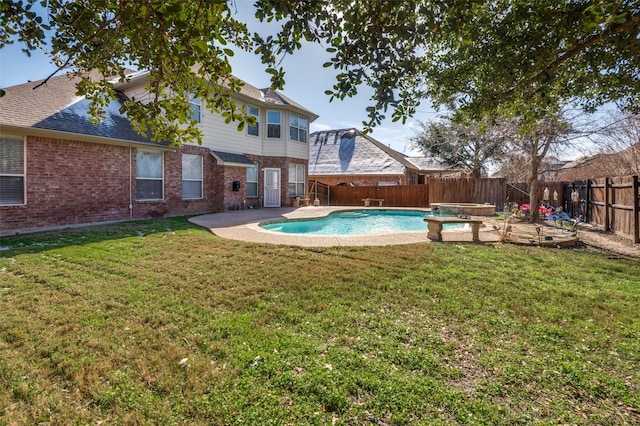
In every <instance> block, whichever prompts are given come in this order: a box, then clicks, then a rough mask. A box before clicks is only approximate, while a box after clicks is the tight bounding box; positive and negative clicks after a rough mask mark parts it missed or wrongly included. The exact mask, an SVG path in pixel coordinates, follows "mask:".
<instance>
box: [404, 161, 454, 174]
mask: <svg viewBox="0 0 640 426" xmlns="http://www.w3.org/2000/svg"><path fill="white" fill-rule="evenodd" d="M407 160H408V161H410V162H411V163H412V164H413V165H414V166H416V168H418V169H419V170H420V171H423V172H426V171H448V172H450V171H452V170H451V169H448V168H447V167H446V166H445V165H444V164H443V162H442V160H440V159H439V158H436V157H407Z"/></svg>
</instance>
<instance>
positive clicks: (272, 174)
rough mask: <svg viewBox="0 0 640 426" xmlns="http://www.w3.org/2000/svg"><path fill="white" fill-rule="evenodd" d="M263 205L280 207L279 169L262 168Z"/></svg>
mask: <svg viewBox="0 0 640 426" xmlns="http://www.w3.org/2000/svg"><path fill="white" fill-rule="evenodd" d="M264 206H265V207H280V169H267V168H265V169H264Z"/></svg>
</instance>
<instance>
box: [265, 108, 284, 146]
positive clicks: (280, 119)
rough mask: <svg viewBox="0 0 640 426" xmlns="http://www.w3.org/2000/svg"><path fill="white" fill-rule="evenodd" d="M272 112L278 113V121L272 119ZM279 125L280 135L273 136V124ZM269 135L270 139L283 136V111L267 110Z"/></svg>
mask: <svg viewBox="0 0 640 426" xmlns="http://www.w3.org/2000/svg"><path fill="white" fill-rule="evenodd" d="M271 113H278V122H277V123H276V122H275V121H270V120H269V118H270V117H269V115H270V114H271ZM275 125H277V126H278V136H271V126H275ZM267 137H268V138H270V139H280V138H281V137H282V111H279V110H275V109H270V110H267Z"/></svg>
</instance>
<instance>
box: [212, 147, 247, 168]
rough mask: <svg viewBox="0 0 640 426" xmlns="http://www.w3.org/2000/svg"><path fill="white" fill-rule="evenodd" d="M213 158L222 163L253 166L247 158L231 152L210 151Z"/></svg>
mask: <svg viewBox="0 0 640 426" xmlns="http://www.w3.org/2000/svg"><path fill="white" fill-rule="evenodd" d="M211 152H212V153H213V155H214V157H216V158H219V159H220V160H221V161H222V162H223V163H234V164H246V165H248V166H253V165H254V163H253V161H251V159H250V158H249V157H247V156H246V155H243V154H234V153H232V152H224V151H214V150H211Z"/></svg>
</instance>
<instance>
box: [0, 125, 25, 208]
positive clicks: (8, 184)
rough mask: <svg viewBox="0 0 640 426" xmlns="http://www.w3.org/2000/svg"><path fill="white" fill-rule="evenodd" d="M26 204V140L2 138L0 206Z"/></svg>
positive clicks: (0, 137) (0, 153)
mask: <svg viewBox="0 0 640 426" xmlns="http://www.w3.org/2000/svg"><path fill="white" fill-rule="evenodd" d="M17 204H24V140H23V139H21V138H12V137H7V136H0V206H10V205H17Z"/></svg>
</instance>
